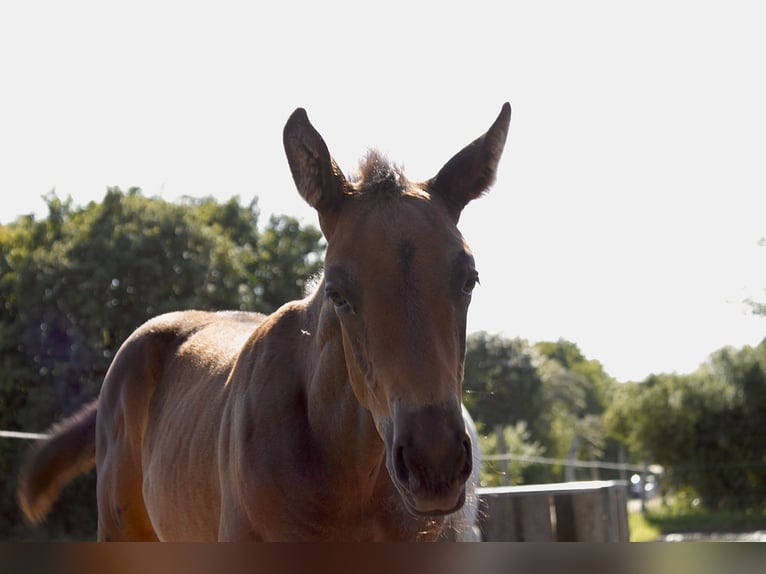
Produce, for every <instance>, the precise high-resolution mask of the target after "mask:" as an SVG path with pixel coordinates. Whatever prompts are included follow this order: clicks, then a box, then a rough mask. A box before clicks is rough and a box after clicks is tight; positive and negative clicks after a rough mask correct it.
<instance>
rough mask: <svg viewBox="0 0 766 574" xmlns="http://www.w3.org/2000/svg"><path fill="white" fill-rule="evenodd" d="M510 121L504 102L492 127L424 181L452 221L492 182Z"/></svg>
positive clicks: (508, 110) (508, 108)
mask: <svg viewBox="0 0 766 574" xmlns="http://www.w3.org/2000/svg"><path fill="white" fill-rule="evenodd" d="M510 122H511V105H510V104H509V103H507V102H506V103H505V104H504V105H503V108H502V110H500V115H499V116H498V117H497V119H496V120H495V123H493V124H492V127H490V128H489V130H488V131H487V132H486V133H485V134H484V135H482V136H481V137H479V138H478V139H476V140H474V141H473V142H472V143H470V144H468V145H467V146H466V147H464V148H463V149H462V150H461V151H460V152H458V153H457V154H456V155H455V156H454V157H453V158H452V159H451V160H449V161H448V162H447V163H446V164H445V165H444V167H443V168H441V170H439V173H438V174H436V177H433V178H431V179H430V180H429V181H428V182H427V185H428V189H429V191H430V193H431V195H432V196H435V197H439V198H441V199H442V200H443V201H444V203H445V204H446V205H447V209H448V210H449V211H450V213H451V214H452V216H453V217H454V218H455V221H457V220H458V219H459V218H460V213H461V212H462V211H463V208H464V207H465V206H466V204H468V202H469V201H471V200H472V199H476V198H477V197H479V196H480V195H481V194H482V193H484V192H485V191H487V190H488V189H489V187H490V186H491V185H492V184H493V183H494V182H495V175H496V173H497V164H498V162H499V161H500V156H501V155H502V153H503V148H504V147H505V140H506V138H507V137H508V126H509V125H510Z"/></svg>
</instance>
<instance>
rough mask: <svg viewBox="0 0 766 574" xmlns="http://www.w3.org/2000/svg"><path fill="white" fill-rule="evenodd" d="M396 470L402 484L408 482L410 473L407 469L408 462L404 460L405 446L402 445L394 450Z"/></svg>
mask: <svg viewBox="0 0 766 574" xmlns="http://www.w3.org/2000/svg"><path fill="white" fill-rule="evenodd" d="M394 472H395V473H396V478H397V479H398V480H399V482H400V483H401V484H407V482H408V481H409V477H410V473H409V471H408V470H407V463H406V462H405V460H404V446H402V445H400V446H398V447H397V448H396V450H395V451H394Z"/></svg>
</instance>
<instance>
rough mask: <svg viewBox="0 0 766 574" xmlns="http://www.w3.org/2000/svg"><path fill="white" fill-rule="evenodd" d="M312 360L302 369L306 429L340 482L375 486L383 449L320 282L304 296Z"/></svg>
mask: <svg viewBox="0 0 766 574" xmlns="http://www.w3.org/2000/svg"><path fill="white" fill-rule="evenodd" d="M307 315H308V317H310V320H309V321H310V323H311V324H310V325H309V329H307V331H308V332H310V333H311V335H312V337H311V340H312V342H313V345H312V346H313V355H314V360H313V361H308V362H307V364H308V365H309V372H307V373H306V377H305V381H306V385H307V388H306V394H307V411H308V417H309V423H310V425H311V429H312V432H313V433H314V434H315V437H316V439H317V440H318V443H319V444H321V445H323V449H324V454H325V456H327V457H329V458H330V459H332V463H333V467H334V468H335V469H338V471H340V472H343V473H344V474H345V475H346V476H344V477H343V478H342V480H344V481H352V482H355V483H356V486H357V488H359V489H362V490H369V492H370V493H371V491H372V489H373V488H374V487H375V485H376V484H377V481H378V478H379V473H380V471H381V470H382V469H383V473H385V470H384V464H385V447H384V445H383V440H382V439H381V438H380V435H379V434H378V432H377V430H376V428H375V423H374V422H373V419H372V415H371V414H370V412H369V411H368V410H367V409H366V408H365V407H364V406H363V405H361V404H360V403H359V401H358V399H357V397H356V395H355V394H354V391H353V389H352V386H351V382H350V380H349V370H348V368H347V365H346V355H345V352H344V350H343V340H342V334H341V328H340V324H339V322H338V319H337V317H336V316H335V314H334V311H333V310H332V309H331V307H330V303H328V302H327V301H326V298H325V296H324V281H323V282H322V283H321V284H320V285H319V287H318V288H317V289H316V291H315V292H314V295H313V296H311V297H310V299H309V300H308V313H307Z"/></svg>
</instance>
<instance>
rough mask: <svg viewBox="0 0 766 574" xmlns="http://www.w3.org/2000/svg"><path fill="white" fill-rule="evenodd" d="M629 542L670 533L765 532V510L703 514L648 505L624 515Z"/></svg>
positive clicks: (676, 506) (684, 508)
mask: <svg viewBox="0 0 766 574" xmlns="http://www.w3.org/2000/svg"><path fill="white" fill-rule="evenodd" d="M628 522H629V525H630V540H631V542H645V541H649V540H656V539H658V538H659V537H661V536H663V535H666V534H671V533H685V532H703V533H712V532H719V533H725V532H726V533H728V532H752V531H755V530H766V510H721V511H712V510H704V509H702V508H699V507H692V506H689V505H686V504H671V505H665V506H663V505H659V504H656V505H652V506H650V508H649V509H648V510H647V511H646V512H631V513H630V514H629V515H628Z"/></svg>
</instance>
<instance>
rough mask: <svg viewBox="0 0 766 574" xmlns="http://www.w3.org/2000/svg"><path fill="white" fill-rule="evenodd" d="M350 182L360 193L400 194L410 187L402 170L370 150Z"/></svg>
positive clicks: (380, 154)
mask: <svg viewBox="0 0 766 574" xmlns="http://www.w3.org/2000/svg"><path fill="white" fill-rule="evenodd" d="M350 180H351V181H352V182H353V183H354V184H355V187H356V189H357V191H358V192H359V193H369V192H371V191H374V192H376V193H378V192H388V193H394V194H400V193H402V192H404V191H405V190H406V189H407V187H408V182H407V178H406V177H404V173H403V172H402V169H401V168H400V167H399V166H397V165H395V164H393V163H391V162H390V161H389V160H388V158H387V157H386V156H385V155H383V154H382V153H380V152H379V151H377V150H369V151H368V152H367V155H366V156H365V157H364V158H363V159H362V161H361V162H360V163H359V172H358V174H356V175H355V176H352V177H351V178H350Z"/></svg>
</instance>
